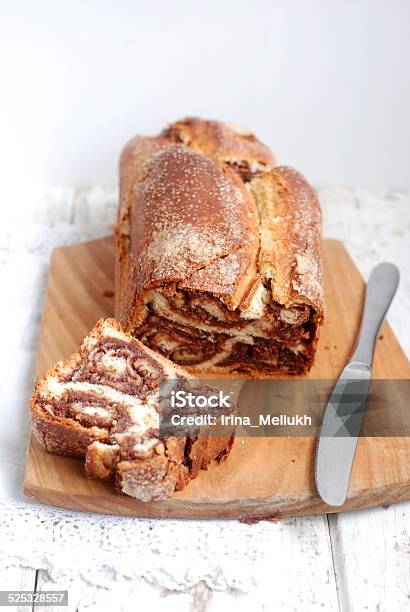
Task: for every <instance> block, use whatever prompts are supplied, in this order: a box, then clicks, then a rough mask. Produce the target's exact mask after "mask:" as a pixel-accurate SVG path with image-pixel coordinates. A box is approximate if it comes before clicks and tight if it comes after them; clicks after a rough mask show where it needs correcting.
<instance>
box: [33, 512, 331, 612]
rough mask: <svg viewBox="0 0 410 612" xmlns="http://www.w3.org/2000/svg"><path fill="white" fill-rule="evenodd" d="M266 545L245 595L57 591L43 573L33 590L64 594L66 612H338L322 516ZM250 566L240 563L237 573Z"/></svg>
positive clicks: (280, 529) (142, 588)
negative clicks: (142, 611)
mask: <svg viewBox="0 0 410 612" xmlns="http://www.w3.org/2000/svg"><path fill="white" fill-rule="evenodd" d="M193 545H194V543H193ZM269 545H270V551H271V552H270V553H269V555H268V556H266V554H265V556H264V559H263V560H262V559H261V560H260V561H258V551H257V550H255V551H254V560H253V563H255V564H256V568H255V565H254V566H253V568H252V570H251V567H250V568H249V571H250V573H251V571H252V574H253V582H254V587H251V588H250V590H249V591H248V592H247V593H243V592H241V591H240V590H239V589H229V590H227V591H222V590H221V591H218V590H211V589H209V588H208V586H207V585H206V584H205V582H200V583H198V584H196V585H194V586H193V587H191V588H190V589H186V590H184V591H182V592H177V591H170V590H165V589H160V588H158V587H156V586H153V585H151V584H149V583H148V582H147V581H145V580H140V581H137V582H136V581H132V580H121V581H119V582H117V583H115V584H114V586H111V587H110V589H109V590H107V589H104V588H98V587H95V586H92V585H90V584H89V583H87V582H85V580H84V579H82V578H80V577H77V578H75V579H73V580H69V579H66V578H65V579H63V580H60V582H59V583H58V585H57V584H56V583H55V582H53V581H52V580H50V578H49V576H48V574H47V572H43V571H40V572H39V574H38V581H37V590H49V589H51V590H52V589H57V588H59V589H67V590H68V594H69V607H68V612H71V610H76V609H78V610H85V609H87V611H91V610H95V611H96V612H97V611H99V610H102V609H115V610H124V611H128V610H130V612H131V611H132V612H134V610H135V609H137V608H139V609H140V608H143V607H144V604H146V605H148V606H151V607H154V608H155V611H156V612H157V611H158V612H162V610H164V612H165V611H167V612H168V611H171V612H172V611H173V610H175V611H176V612H184V611H185V610H186V611H187V612H188V611H195V612H196V611H198V612H205V611H207V612H219V611H221V612H228V611H229V610H235V612H242V611H243V612H245V611H246V612H248V611H249V610H255V611H260V612H262V611H264V610H279V609H285V610H286V611H287V612H288V611H289V612H290V611H292V610H295V611H296V610H297V611H300V610H301V609H302V610H309V612H315V611H321V612H322V611H323V610H326V611H327V612H332V611H337V610H338V599H337V590H336V582H335V577H334V571H333V559H332V550H331V543H330V535H329V529H328V523H327V518H326V516H317V517H304V518H301V517H298V518H294V519H286V520H284V521H279V522H277V523H275V524H274V525H272V530H271V533H270V541H269ZM227 546H228V547H229V542H227ZM249 561H250V559H246V558H244V559H243V563H242V562H241V567H242V570H243V567H246V564H247V563H249ZM235 575H236V572H235V563H234V561H232V567H231V578H234V577H235ZM85 578H86V577H85ZM67 580H68V581H67ZM230 582H231V583H232V582H233V580H231V581H230ZM221 589H225V585H224V584H221ZM44 612H58V610H57V608H53V607H48V608H44Z"/></svg>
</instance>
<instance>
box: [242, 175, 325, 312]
mask: <svg viewBox="0 0 410 612" xmlns="http://www.w3.org/2000/svg"><path fill="white" fill-rule="evenodd" d="M250 188H251V190H252V193H253V195H254V197H255V201H256V205H257V208H258V211H259V235H260V250H259V256H258V270H259V273H260V275H261V278H262V280H263V281H264V282H266V281H268V282H269V283H270V285H271V290H272V297H273V299H274V300H275V302H278V303H279V304H283V305H284V306H286V307H288V306H290V305H293V304H309V305H311V306H312V307H313V308H314V309H315V310H316V312H317V313H318V316H319V318H320V320H322V319H323V315H324V292H323V271H322V265H321V257H320V242H321V227H322V220H321V211H320V205H319V201H318V198H317V195H316V192H315V191H314V189H313V188H312V187H311V186H310V185H309V183H308V182H307V181H306V179H305V178H304V177H303V176H302V174H300V173H299V172H297V171H296V170H294V169H293V168H289V167H287V166H277V167H276V168H275V169H274V170H272V171H271V172H269V173H266V174H261V175H260V176H258V177H255V178H254V179H253V180H252V181H251V183H250Z"/></svg>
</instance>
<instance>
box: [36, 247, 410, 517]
mask: <svg viewBox="0 0 410 612" xmlns="http://www.w3.org/2000/svg"><path fill="white" fill-rule="evenodd" d="M323 257H324V267H325V284H326V299H327V319H326V323H325V325H324V328H323V330H322V332H321V339H320V343H319V350H318V355H317V360H316V365H315V367H314V368H313V369H312V371H311V373H310V374H309V377H310V378H312V379H336V378H337V377H338V375H339V374H340V371H341V370H342V368H343V366H344V365H345V363H346V360H347V359H348V357H349V354H350V351H351V349H352V347H353V344H354V341H355V335H356V332H357V329H358V326H359V321H360V316H361V309H362V301H363V296H364V283H363V280H362V279H361V277H360V275H359V273H358V271H357V269H356V268H355V266H354V264H353V262H352V260H351V259H350V257H349V255H348V253H347V252H346V250H345V248H344V247H343V245H342V244H341V243H340V242H338V241H335V240H325V241H324V244H323ZM375 263H376V262H375ZM113 290H114V242H113V239H112V238H111V237H109V238H103V239H101V240H94V241H92V242H87V243H84V244H79V245H75V246H71V247H63V248H59V249H56V250H55V251H54V254H53V257H52V261H51V267H50V272H49V280H48V291H47V295H46V300H45V305H44V314H43V322H42V327H41V336H40V348H39V355H38V374H39V375H41V374H42V373H43V372H44V371H45V370H46V368H47V367H49V366H50V365H51V364H53V363H54V362H55V361H56V360H58V359H65V358H67V357H68V356H69V355H70V354H71V353H72V352H73V351H74V350H75V349H76V348H77V346H78V345H79V344H80V342H81V340H82V338H83V337H84V336H85V335H86V333H87V332H88V331H89V330H90V329H91V327H92V326H93V324H94V323H95V322H96V321H97V319H99V318H100V317H105V316H112V314H113ZM373 376H374V378H393V379H401V378H409V364H408V360H407V358H406V356H405V354H404V353H403V350H402V349H401V347H400V345H399V343H398V342H397V340H396V338H395V336H394V335H393V333H392V331H391V329H390V327H389V325H388V324H387V323H385V324H384V326H383V328H382V330H381V333H380V337H379V340H378V343H377V348H376V355H375V362H374V371H373ZM314 450H315V439H314V438H306V437H304V438H301V437H293V438H278V437H271V438H249V437H248V438H239V439H237V440H236V442H235V445H234V448H233V450H232V452H231V455H230V457H229V459H228V460H227V461H226V462H225V463H223V464H222V465H219V466H218V465H212V466H211V467H210V468H209V469H208V470H206V471H202V472H201V473H200V475H199V476H198V478H196V479H195V480H193V481H192V482H191V483H190V484H189V485H188V486H187V487H186V489H185V490H184V491H180V492H178V493H176V494H175V495H174V496H173V497H172V498H171V499H169V500H167V501H164V502H155V503H143V502H139V501H137V500H134V499H132V498H130V497H127V496H125V495H120V494H117V493H115V492H114V490H113V488H112V486H111V485H110V483H107V482H103V481H101V480H89V479H86V478H85V477H84V469H83V461H82V460H81V459H73V458H69V457H60V456H56V455H50V454H49V453H47V452H45V451H44V450H43V449H42V448H41V447H40V446H39V444H38V443H37V442H36V441H35V440H34V438H33V437H31V439H30V441H29V446H28V452H27V464H26V473H25V482H24V493H25V494H26V495H27V496H30V497H34V498H36V499H38V500H39V501H41V502H44V503H46V504H51V505H55V506H61V507H63V508H72V509H77V510H84V511H93V512H104V513H109V514H125V515H132V516H145V517H169V518H240V519H245V520H246V519H255V518H277V517H281V516H288V515H297V514H317V513H323V512H332V511H347V510H353V509H356V508H365V507H369V506H376V505H385V504H390V503H393V502H397V501H400V500H404V499H410V438H406V437H395V438H387V437H383V438H381V437H380V438H376V437H371V438H370V437H369V438H361V439H360V440H359V444H358V448H357V453H356V458H355V462H354V466H353V471H352V476H351V482H350V486H349V492H348V499H347V501H346V503H345V505H344V506H343V507H342V508H340V509H338V508H333V509H332V508H331V507H329V506H326V504H324V503H323V502H322V501H321V500H320V499H319V497H318V495H317V493H316V490H315V486H314V479H313V457H314Z"/></svg>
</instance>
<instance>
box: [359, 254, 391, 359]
mask: <svg viewBox="0 0 410 612" xmlns="http://www.w3.org/2000/svg"><path fill="white" fill-rule="evenodd" d="M398 284H399V270H398V268H397V267H396V266H395V265H394V264H391V263H387V262H385V263H381V264H379V265H378V266H376V267H375V268H373V270H372V272H371V274H370V277H369V280H368V283H367V287H366V296H365V302H364V308H363V315H362V322H361V325H360V332H359V338H358V340H357V344H356V347H355V349H354V352H353V355H352V357H351V361H360V362H362V363H365V364H366V365H368V366H369V367H371V365H372V361H373V353H374V347H375V344H376V338H377V334H378V332H379V329H380V327H381V324H382V323H383V320H384V317H385V316H386V314H387V311H388V309H389V306H390V304H391V302H392V299H393V297H394V294H395V293H396V291H397V287H398Z"/></svg>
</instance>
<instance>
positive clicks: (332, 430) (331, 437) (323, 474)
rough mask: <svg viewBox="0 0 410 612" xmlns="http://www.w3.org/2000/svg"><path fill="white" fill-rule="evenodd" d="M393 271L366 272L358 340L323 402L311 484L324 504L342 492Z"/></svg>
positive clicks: (392, 289) (336, 501)
mask: <svg viewBox="0 0 410 612" xmlns="http://www.w3.org/2000/svg"><path fill="white" fill-rule="evenodd" d="M398 284H399V271H398V269H397V267H396V266H395V265H394V264H391V263H387V262H385V263H381V264H379V265H378V266H376V267H375V268H374V269H373V271H372V272H371V274H370V277H369V281H368V283H367V287H366V295H365V303H364V308H363V314H362V321H361V325H360V331H359V335H358V340H357V343H356V347H355V349H354V351H353V354H352V356H351V358H350V361H349V363H348V364H347V365H346V367H345V368H344V369H343V371H342V373H341V375H340V377H339V379H338V381H337V383H336V385H335V387H334V389H333V392H332V394H331V396H330V399H329V402H328V404H327V406H326V409H325V412H324V416H323V421H322V426H321V429H320V432H319V436H318V441H317V446H316V456H315V481H316V488H317V490H318V493H319V495H320V497H321V498H322V500H323V501H324V502H325V503H326V504H328V505H330V506H341V505H343V504H344V502H345V500H346V496H347V489H348V485H349V479H350V473H351V469H352V465H353V460H354V456H355V453H356V447H357V442H358V438H359V434H360V429H361V425H362V422H363V416H364V413H365V409H366V404H367V398H368V394H369V387H370V381H371V370H372V363H373V354H374V348H375V344H376V339H377V334H378V332H379V329H380V327H381V324H382V323H383V320H384V318H385V316H386V313H387V311H388V309H389V306H390V304H391V302H392V299H393V297H394V295H395V293H396V290H397V287H398Z"/></svg>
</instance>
